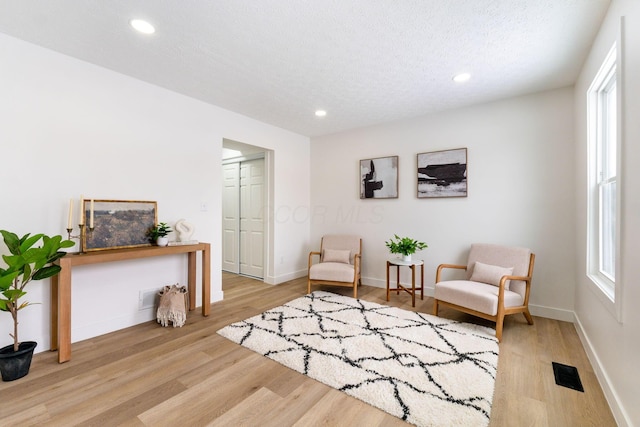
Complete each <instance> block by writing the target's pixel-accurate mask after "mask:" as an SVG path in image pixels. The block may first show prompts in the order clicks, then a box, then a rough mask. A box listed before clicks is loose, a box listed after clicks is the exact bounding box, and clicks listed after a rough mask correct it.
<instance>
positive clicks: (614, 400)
mask: <svg viewBox="0 0 640 427" xmlns="http://www.w3.org/2000/svg"><path fill="white" fill-rule="evenodd" d="M573 324H574V326H575V328H576V331H577V332H578V337H580V341H581V342H582V347H584V350H585V352H586V353H587V357H588V358H589V362H591V367H593V371H594V373H595V374H596V377H597V378H598V382H599V383H600V387H602V392H603V393H604V396H605V398H606V399H607V402H608V403H609V408H611V412H612V413H613V417H614V418H615V419H616V423H617V424H618V426H620V427H631V426H633V423H632V422H631V418H629V414H627V412H626V411H625V410H624V408H623V407H622V406H621V405H620V399H619V398H618V394H617V393H616V391H615V389H614V388H613V387H612V386H611V381H610V380H609V376H608V375H607V372H606V371H605V370H604V368H603V367H602V363H600V358H599V357H598V355H597V353H596V352H595V350H594V348H593V345H591V340H589V337H588V336H587V334H586V332H585V330H584V328H583V327H582V323H581V322H580V319H579V318H578V316H577V315H575V313H574V320H573Z"/></svg>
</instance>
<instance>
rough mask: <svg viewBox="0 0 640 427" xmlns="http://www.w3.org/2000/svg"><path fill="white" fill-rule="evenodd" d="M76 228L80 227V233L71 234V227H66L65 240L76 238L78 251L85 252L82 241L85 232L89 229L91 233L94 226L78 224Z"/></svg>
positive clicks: (83, 240)
mask: <svg viewBox="0 0 640 427" xmlns="http://www.w3.org/2000/svg"><path fill="white" fill-rule="evenodd" d="M78 228H80V234H78V235H75V236H73V235H72V234H71V233H72V232H73V228H67V240H71V239H78V245H79V247H80V251H79V253H81V254H83V253H85V250H84V242H85V238H84V237H85V233H86V232H87V230H89V233H93V229H94V227H86V226H85V225H84V224H78Z"/></svg>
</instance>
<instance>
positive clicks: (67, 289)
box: [51, 243, 211, 363]
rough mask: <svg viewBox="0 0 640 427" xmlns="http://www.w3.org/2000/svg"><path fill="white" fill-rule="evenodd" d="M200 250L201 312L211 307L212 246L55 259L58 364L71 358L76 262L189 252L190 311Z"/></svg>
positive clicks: (53, 295) (53, 341)
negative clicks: (72, 284) (72, 299)
mask: <svg viewBox="0 0 640 427" xmlns="http://www.w3.org/2000/svg"><path fill="white" fill-rule="evenodd" d="M198 251H201V252H202V315H203V316H208V315H209V312H210V310H211V304H210V300H211V245H210V244H209V243H198V244H195V245H184V246H165V247H159V246H144V247H140V248H128V249H113V250H105V251H97V252H87V253H82V254H78V253H75V254H71V253H70V254H67V255H66V256H64V257H62V258H60V259H59V260H58V261H57V262H58V264H59V265H60V267H61V268H62V270H61V271H60V273H59V274H58V275H57V276H54V277H52V278H51V351H54V350H58V363H63V362H67V361H69V360H71V270H72V268H73V267H76V266H79V265H89V264H101V263H105V262H112V261H126V260H131V259H138V258H149V257H155V256H162V255H174V254H183V253H186V254H188V277H187V283H188V289H189V310H195V306H196V253H197V252H198Z"/></svg>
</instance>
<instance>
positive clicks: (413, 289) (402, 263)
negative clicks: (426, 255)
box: [387, 258, 424, 307]
mask: <svg viewBox="0 0 640 427" xmlns="http://www.w3.org/2000/svg"><path fill="white" fill-rule="evenodd" d="M391 266H394V267H396V287H395V288H391V287H390V286H389V269H390V267H391ZM403 266H404V267H409V268H410V269H411V287H410V288H409V287H408V286H409V285H405V286H403V285H402V284H401V283H400V267H403ZM416 266H420V287H419V288H416ZM418 290H419V291H420V299H422V300H423V299H424V261H422V260H421V259H414V260H411V261H403V260H402V258H393V259H389V260H387V301H389V295H390V293H391V291H396V292H397V295H400V291H405V292H407V293H408V294H410V295H411V306H412V307H415V306H416V291H418Z"/></svg>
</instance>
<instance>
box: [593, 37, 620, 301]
mask: <svg viewBox="0 0 640 427" xmlns="http://www.w3.org/2000/svg"><path fill="white" fill-rule="evenodd" d="M617 93H618V91H617V78H616V46H615V45H614V46H613V48H612V49H611V50H610V52H609V54H608V55H607V57H606V59H605V61H604V63H603V64H602V67H601V68H600V70H599V71H598V73H597V75H596V77H595V79H594V80H593V83H592V84H591V87H590V88H589V91H588V93H587V102H588V105H587V109H588V121H587V123H588V126H589V129H588V137H589V167H588V169H589V184H588V186H589V197H588V204H589V212H588V230H587V242H588V244H587V245H588V248H587V251H588V256H587V275H588V276H589V278H590V279H591V280H592V281H593V283H595V284H596V285H597V286H598V288H599V289H600V290H601V291H602V293H604V294H605V295H606V297H607V298H608V299H609V300H610V302H611V303H614V304H615V303H616V302H617V301H616V296H617V295H616V294H617V292H616V266H617V264H616V252H617V248H618V236H619V230H618V228H619V222H618V202H619V200H618V199H619V197H618V185H617V182H618V178H617V177H618V96H617ZM616 305H619V304H616Z"/></svg>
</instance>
